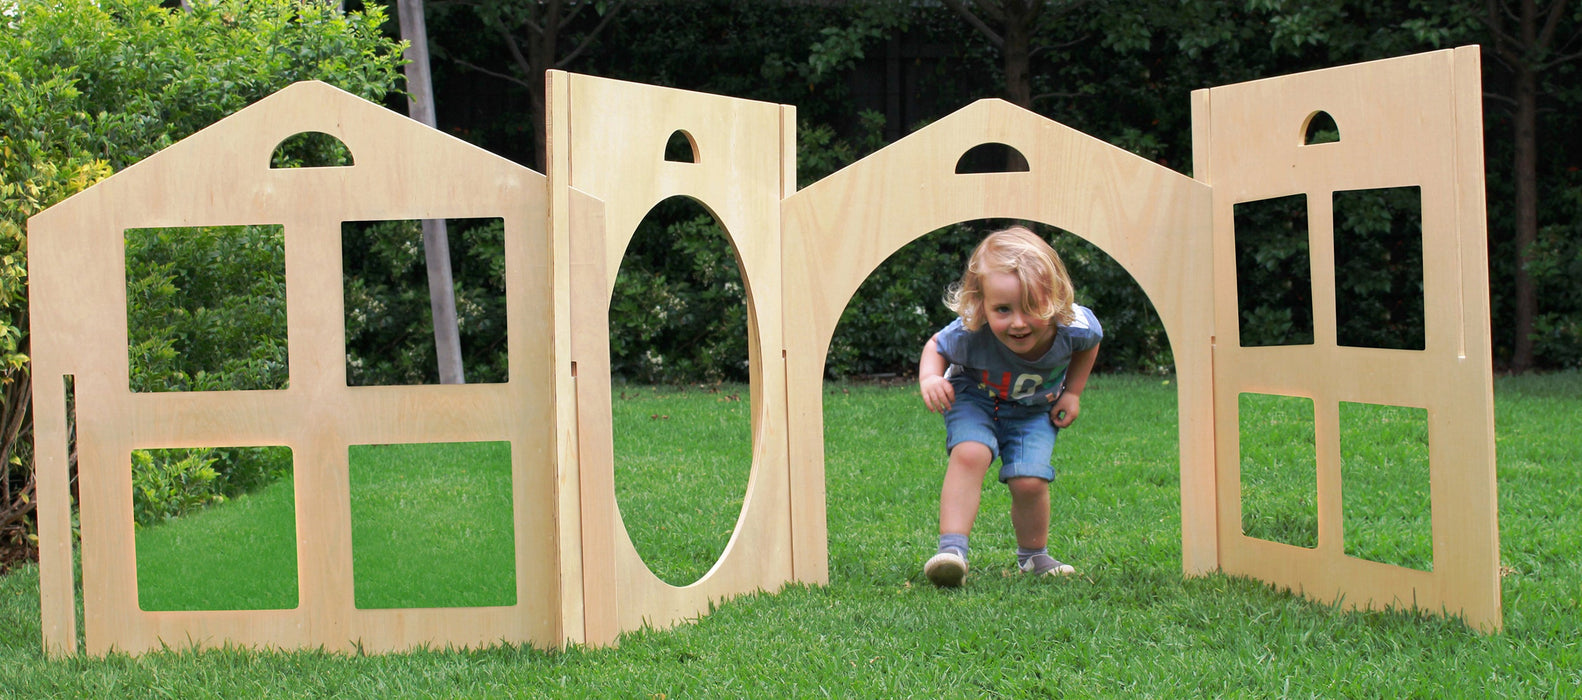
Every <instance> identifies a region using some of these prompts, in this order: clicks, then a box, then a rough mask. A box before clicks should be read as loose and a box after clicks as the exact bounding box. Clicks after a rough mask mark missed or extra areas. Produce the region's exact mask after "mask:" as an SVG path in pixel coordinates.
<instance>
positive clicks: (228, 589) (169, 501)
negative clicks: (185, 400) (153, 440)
mask: <svg viewBox="0 0 1582 700" xmlns="http://www.w3.org/2000/svg"><path fill="white" fill-rule="evenodd" d="M292 474H293V471H292V455H291V448H289V447H284V446H268V447H203V448H179V449H159V450H133V451H132V513H133V517H134V525H133V527H134V528H135V529H136V545H135V546H136V550H137V551H136V559H137V604H138V607H140V608H142V609H143V610H150V611H153V610H289V609H292V608H295V607H297V520H296V491H295V487H294V484H293V479H292Z"/></svg>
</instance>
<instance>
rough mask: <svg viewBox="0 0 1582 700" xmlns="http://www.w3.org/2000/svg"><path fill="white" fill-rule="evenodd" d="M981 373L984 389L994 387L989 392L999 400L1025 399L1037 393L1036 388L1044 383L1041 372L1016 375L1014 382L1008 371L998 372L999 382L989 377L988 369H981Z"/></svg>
mask: <svg viewBox="0 0 1582 700" xmlns="http://www.w3.org/2000/svg"><path fill="white" fill-rule="evenodd" d="M982 374H983V385H982V386H983V387H984V388H985V389H989V388H992V389H994V391H991V392H989V393H990V394H991V395H993V396H997V397H999V398H1000V399H1001V400H1016V399H1025V398H1027V397H1029V396H1032V395H1033V394H1036V393H1038V390H1039V389H1040V388H1042V387H1043V385H1044V376H1043V375H1041V374H1033V373H1031V372H1029V373H1026V374H1021V375H1018V376H1017V377H1016V381H1015V382H1014V383H1013V382H1012V381H1011V373H1010V372H1002V373H1000V381H999V382H995V381H994V380H993V379H990V378H989V372H988V370H983V371H982ZM1050 400H1051V401H1053V400H1054V396H1053V394H1051V395H1050Z"/></svg>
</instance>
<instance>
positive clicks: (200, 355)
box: [125, 225, 290, 392]
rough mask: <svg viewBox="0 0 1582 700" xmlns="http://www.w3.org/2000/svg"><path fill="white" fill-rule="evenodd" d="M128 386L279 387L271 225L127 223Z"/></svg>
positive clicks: (279, 309)
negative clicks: (146, 225)
mask: <svg viewBox="0 0 1582 700" xmlns="http://www.w3.org/2000/svg"><path fill="white" fill-rule="evenodd" d="M125 238H126V321H127V323H126V326H127V359H128V363H129V370H130V374H131V390H132V391H136V392H159V391H233V390H244V389H255V390H256V389H285V388H286V386H287V383H288V380H289V378H290V377H289V374H290V373H289V371H288V368H287V356H286V249H285V229H284V227H282V226H280V225H258V226H195V227H181V228H133V229H127V230H126V232H125Z"/></svg>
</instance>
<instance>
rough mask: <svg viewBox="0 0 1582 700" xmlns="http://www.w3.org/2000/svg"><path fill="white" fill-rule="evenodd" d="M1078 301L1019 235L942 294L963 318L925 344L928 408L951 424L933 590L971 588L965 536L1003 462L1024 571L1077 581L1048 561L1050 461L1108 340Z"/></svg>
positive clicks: (1054, 259)
mask: <svg viewBox="0 0 1582 700" xmlns="http://www.w3.org/2000/svg"><path fill="white" fill-rule="evenodd" d="M1072 296H1073V292H1072V288H1071V279H1070V278H1069V277H1068V276H1067V274H1066V268H1065V264H1064V263H1062V262H1061V261H1060V256H1059V255H1057V254H1056V253H1055V251H1054V249H1053V248H1050V247H1049V244H1048V243H1046V242H1044V240H1043V239H1041V238H1039V237H1038V236H1037V235H1036V234H1034V233H1033V232H1032V231H1030V230H1028V229H1027V228H1025V227H1021V226H1014V227H1011V228H1008V229H1005V230H1003V231H997V232H995V233H992V234H990V235H989V236H988V237H987V238H985V239H984V240H983V242H981V243H979V244H978V247H977V249H975V250H973V252H972V257H971V258H969V259H968V261H967V269H966V271H965V272H963V273H962V275H961V280H960V281H959V282H957V283H955V284H953V285H951V287H950V289H949V291H948V293H947V294H946V297H945V303H946V304H948V305H949V306H950V308H951V310H953V311H955V312H956V314H957V316H959V318H957V319H956V320H955V321H953V322H951V324H950V325H948V326H946V327H945V328H944V330H941V331H939V332H938V333H936V334H934V336H933V337H932V338H930V339H929V340H928V342H927V343H926V344H925V345H924V346H923V356H922V360H921V361H920V362H919V364H918V385H919V389H920V390H921V392H922V395H923V403H924V404H925V405H927V406H928V410H930V411H935V412H939V413H943V414H944V416H945V449H946V450H947V451H948V452H949V454H950V459H949V463H948V465H947V466H946V468H945V483H944V486H943V487H942V488H941V489H940V495H939V552H938V553H937V554H935V555H934V556H933V557H932V558H930V559H929V560H928V563H927V564H925V565H924V566H923V573H924V575H926V576H928V578H929V580H930V581H933V582H934V584H935V585H939V586H959V585H961V584H962V582H963V581H965V580H966V578H967V552H968V548H967V536H968V535H969V534H970V533H971V531H972V522H973V520H974V519H976V518H977V515H978V502H979V498H980V496H981V492H982V488H983V477H984V475H985V473H986V472H987V470H988V468H989V465H990V464H991V463H992V462H993V461H994V460H995V458H996V457H998V458H999V460H1000V482H1001V483H1003V484H1005V485H1006V486H1008V487H1009V488H1010V490H1011V524H1012V526H1013V528H1014V529H1015V530H1016V545H1017V548H1016V559H1017V564H1018V565H1019V567H1020V568H1021V570H1022V571H1023V572H1025V573H1029V574H1035V575H1065V574H1070V573H1073V572H1074V571H1075V569H1073V568H1072V567H1071V566H1070V565H1068V564H1064V563H1061V562H1060V561H1058V560H1056V559H1055V558H1054V557H1052V556H1050V555H1049V550H1048V542H1049V482H1050V480H1051V479H1054V478H1055V471H1054V469H1053V468H1052V467H1051V466H1050V461H1049V458H1050V454H1051V453H1052V452H1053V451H1054V447H1055V436H1056V434H1057V433H1058V432H1059V430H1060V429H1061V428H1065V427H1067V426H1069V425H1071V423H1072V422H1073V421H1075V420H1076V419H1077V415H1078V414H1079V413H1080V412H1081V410H1082V403H1081V397H1082V390H1083V388H1084V387H1085V386H1086V384H1087V381H1088V374H1089V372H1090V371H1091V370H1092V369H1093V360H1094V358H1096V357H1097V356H1098V351H1099V340H1100V339H1101V338H1102V337H1103V335H1104V332H1103V330H1102V329H1101V328H1100V327H1099V321H1098V319H1096V318H1094V316H1093V312H1092V311H1089V310H1088V309H1087V308H1085V307H1082V306H1079V305H1077V304H1076V303H1075V302H1074V301H1073V300H1072Z"/></svg>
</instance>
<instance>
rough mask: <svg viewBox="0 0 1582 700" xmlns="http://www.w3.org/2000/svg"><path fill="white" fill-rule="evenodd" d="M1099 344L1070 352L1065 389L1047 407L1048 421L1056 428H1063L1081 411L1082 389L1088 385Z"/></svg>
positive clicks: (1074, 419) (1072, 421)
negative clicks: (1052, 404) (1050, 405)
mask: <svg viewBox="0 0 1582 700" xmlns="http://www.w3.org/2000/svg"><path fill="white" fill-rule="evenodd" d="M1098 356H1099V346H1097V345H1095V346H1093V347H1091V348H1088V349H1086V350H1082V351H1080V352H1074V353H1071V364H1070V365H1067V366H1066V389H1065V391H1062V392H1060V397H1059V398H1057V399H1055V405H1054V407H1053V408H1051V409H1049V422H1051V423H1054V424H1055V427H1056V428H1065V427H1067V426H1069V425H1071V424H1072V423H1075V422H1076V420H1077V415H1078V414H1080V413H1082V390H1083V389H1084V388H1086V387H1087V385H1088V375H1089V374H1091V373H1092V372H1093V361H1094V360H1095V359H1098Z"/></svg>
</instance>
